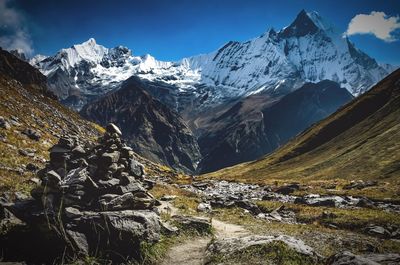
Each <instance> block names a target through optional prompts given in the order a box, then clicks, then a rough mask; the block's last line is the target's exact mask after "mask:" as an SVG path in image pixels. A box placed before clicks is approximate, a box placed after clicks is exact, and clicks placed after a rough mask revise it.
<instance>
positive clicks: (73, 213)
mask: <svg viewBox="0 0 400 265" xmlns="http://www.w3.org/2000/svg"><path fill="white" fill-rule="evenodd" d="M64 213H65V216H66V217H67V218H70V219H75V218H80V217H82V215H83V213H82V212H81V211H79V210H78V209H77V208H74V207H66V208H65V210H64Z"/></svg>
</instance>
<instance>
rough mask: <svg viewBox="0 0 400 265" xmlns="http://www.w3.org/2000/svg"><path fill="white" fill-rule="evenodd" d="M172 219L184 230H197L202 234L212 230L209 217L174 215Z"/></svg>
mask: <svg viewBox="0 0 400 265" xmlns="http://www.w3.org/2000/svg"><path fill="white" fill-rule="evenodd" d="M172 220H173V222H174V223H175V224H176V225H177V226H178V228H182V229H183V230H192V231H196V232H197V233H199V234H202V235H203V234H209V233H210V232H211V228H212V226H211V222H210V221H209V220H208V219H207V218H201V217H192V216H184V215H173V216H172Z"/></svg>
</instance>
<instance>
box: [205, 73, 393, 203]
mask: <svg viewBox="0 0 400 265" xmlns="http://www.w3.org/2000/svg"><path fill="white" fill-rule="evenodd" d="M399 80H400V70H397V71H395V72H394V73H392V74H391V75H389V76H388V77H387V78H385V79H384V80H382V81H381V82H380V83H378V84H377V85H376V86H375V87H374V88H372V89H371V90H370V91H369V92H367V93H366V94H364V95H362V96H360V97H359V98H357V99H355V100H354V101H352V102H350V103H349V104H347V105H345V106H344V107H342V108H341V109H339V110H338V111H337V112H335V113H334V114H332V115H331V116H329V117H328V118H326V119H324V120H322V121H320V122H318V123H316V124H315V125H313V126H312V127H310V128H309V129H308V130H306V131H304V132H303V133H301V134H300V135H298V136H297V137H295V138H294V139H293V140H291V141H290V142H289V143H288V144H286V145H285V146H283V147H281V148H280V149H279V150H277V151H276V152H274V153H272V154H271V155H268V156H266V157H263V158H261V159H259V160H257V161H253V162H248V163H243V164H239V165H236V166H233V167H230V168H226V169H222V170H219V171H217V172H213V173H210V174H206V175H203V176H202V178H217V179H227V180H240V181H245V182H259V183H266V182H269V183H270V182H271V181H299V182H304V183H309V182H311V181H331V180H333V179H339V180H341V181H343V180H358V179H362V180H369V179H374V180H378V181H380V182H382V183H384V182H388V183H390V184H391V187H390V189H389V191H390V192H388V193H387V195H389V196H393V197H397V198H398V197H399V196H400V190H399V188H398V187H399V181H400V178H399V177H400V84H399ZM383 192H385V191H383ZM375 193H379V192H378V191H376V192H375Z"/></svg>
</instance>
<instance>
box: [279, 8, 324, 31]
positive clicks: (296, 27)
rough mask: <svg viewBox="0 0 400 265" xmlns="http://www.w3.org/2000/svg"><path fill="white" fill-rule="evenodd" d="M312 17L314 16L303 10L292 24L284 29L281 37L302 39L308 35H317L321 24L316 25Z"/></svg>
mask: <svg viewBox="0 0 400 265" xmlns="http://www.w3.org/2000/svg"><path fill="white" fill-rule="evenodd" d="M311 17H312V16H311V15H310V14H309V13H307V12H306V11H305V10H304V9H303V10H302V11H301V12H300V13H299V14H298V15H297V17H296V19H295V20H294V21H293V22H292V24H290V26H288V27H286V28H285V29H283V31H282V32H281V34H280V35H281V36H282V37H302V36H305V35H307V34H314V33H316V32H317V31H318V29H319V27H318V24H319V23H315V22H314V20H313V19H312V18H311ZM313 17H315V16H313Z"/></svg>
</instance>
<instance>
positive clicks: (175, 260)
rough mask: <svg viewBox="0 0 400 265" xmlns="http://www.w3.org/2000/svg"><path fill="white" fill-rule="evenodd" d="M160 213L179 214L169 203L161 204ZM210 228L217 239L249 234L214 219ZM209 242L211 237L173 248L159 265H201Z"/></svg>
mask: <svg viewBox="0 0 400 265" xmlns="http://www.w3.org/2000/svg"><path fill="white" fill-rule="evenodd" d="M161 211H168V212H170V213H171V214H178V213H179V210H178V209H177V208H175V207H174V206H172V204H171V203H169V202H163V203H162V205H161ZM212 226H213V228H214V230H215V236H216V237H217V238H229V237H239V236H245V235H248V234H249V231H248V230H246V229H245V228H243V227H242V226H240V225H235V224H229V223H226V222H223V221H219V220H216V219H212ZM210 241H211V237H198V238H192V239H189V240H186V241H184V242H182V243H180V244H178V245H176V246H173V247H172V248H171V249H170V250H169V252H168V253H167V256H166V258H165V259H164V260H163V261H162V262H161V264H160V265H187V264H190V265H202V264H204V254H205V251H206V249H207V245H208V243H209V242H210Z"/></svg>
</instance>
